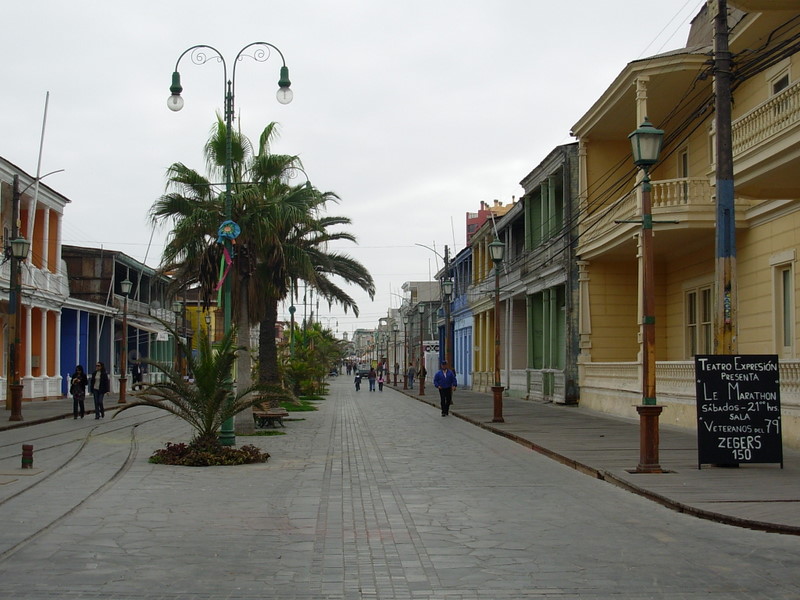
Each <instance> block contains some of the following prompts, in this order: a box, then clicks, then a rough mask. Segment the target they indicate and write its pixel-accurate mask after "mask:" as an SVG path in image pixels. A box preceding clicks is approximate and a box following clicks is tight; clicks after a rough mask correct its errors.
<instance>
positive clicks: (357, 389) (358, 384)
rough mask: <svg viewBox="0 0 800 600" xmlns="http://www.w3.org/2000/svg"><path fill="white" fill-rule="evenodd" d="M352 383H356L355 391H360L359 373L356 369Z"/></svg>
mask: <svg viewBox="0 0 800 600" xmlns="http://www.w3.org/2000/svg"><path fill="white" fill-rule="evenodd" d="M353 383H355V384H356V391H357V392H360V391H361V374H360V373H359V372H358V371H356V378H355V379H354V380H353Z"/></svg>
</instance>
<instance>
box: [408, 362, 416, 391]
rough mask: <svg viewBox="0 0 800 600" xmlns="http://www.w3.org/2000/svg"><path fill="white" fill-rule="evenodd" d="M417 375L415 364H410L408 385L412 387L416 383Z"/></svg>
mask: <svg viewBox="0 0 800 600" xmlns="http://www.w3.org/2000/svg"><path fill="white" fill-rule="evenodd" d="M416 375H417V370H416V369H415V368H414V365H409V366H408V371H407V372H406V377H408V387H412V386H413V385H414V377H416Z"/></svg>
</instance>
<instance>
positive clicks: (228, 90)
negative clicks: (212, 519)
mask: <svg viewBox="0 0 800 600" xmlns="http://www.w3.org/2000/svg"><path fill="white" fill-rule="evenodd" d="M251 48H252V49H253V50H252V54H247V52H248V51H249V50H250V49H251ZM273 50H274V51H275V52H277V53H278V55H279V56H280V59H281V62H282V66H281V70H280V78H279V80H278V93H277V98H278V102H280V103H281V104H289V103H290V102H291V101H292V97H293V94H292V90H291V88H290V86H291V85H292V82H291V81H289V69H288V67H287V66H286V61H285V59H284V57H283V53H282V52H281V51H280V50H279V49H278V47H277V46H273V45H272V44H270V43H268V42H253V43H251V44H248V45H247V46H245V47H244V48H242V49H241V50H239V52H238V54H237V55H236V58H235V59H234V61H233V71H232V74H231V77H230V79H228V66H227V64H226V63H225V58H224V57H223V56H222V54H221V53H220V52H219V50H217V49H216V48H213V47H212V46H208V45H206V44H199V45H196V46H192V47H191V48H187V49H186V50H184V51H183V53H182V54H181V55H180V56H179V57H178V60H177V61H176V63H175V70H174V71H173V73H172V85H171V86H170V88H169V91H170V92H171V94H172V95H171V96H170V97H169V99H168V100H167V106H168V107H169V109H170V110H172V111H175V112H177V111H179V110H181V109H182V108H183V98H182V97H181V92H182V91H183V87H182V86H181V76H180V73H179V72H178V66H179V65H180V62H181V59H182V58H183V57H184V56H186V54H190V59H191V61H192V62H193V63H194V64H197V65H204V64H205V63H207V62H208V61H210V60H217V61H218V62H220V63H222V71H223V81H224V84H225V86H224V90H225V222H224V223H222V224H220V234H222V233H223V232H224V228H225V227H228V229H229V230H231V229H235V228H232V227H231V226H230V225H229V224H230V223H231V222H230V219H231V216H232V214H231V213H232V210H233V200H232V185H233V182H232V180H233V143H232V136H233V115H234V102H233V99H234V92H235V89H236V65H237V64H238V63H239V61H240V60H242V59H244V58H245V57H249V58H252V59H253V60H255V61H258V62H264V61H266V60H267V59H268V58H269V57H270V55H271V54H272V51H273ZM221 237H223V241H224V244H225V251H226V252H227V254H228V256H230V255H231V254H232V239H233V236H229V235H224V236H222V235H221ZM222 292H223V293H222V297H223V305H222V308H223V322H224V331H225V332H226V333H227V332H228V331H230V329H231V322H232V319H231V280H230V277H226V278H225V281H224V282H223V288H222ZM232 381H233V374H232V373H231V374H230V377H229V386H230V387H231V388H232V387H233V383H232ZM220 442H221V443H222V444H223V445H225V446H233V445H234V444H235V443H236V433H235V431H234V424H233V418H230V419H227V420H226V421H225V422H224V423H223V424H222V431H221V433H220Z"/></svg>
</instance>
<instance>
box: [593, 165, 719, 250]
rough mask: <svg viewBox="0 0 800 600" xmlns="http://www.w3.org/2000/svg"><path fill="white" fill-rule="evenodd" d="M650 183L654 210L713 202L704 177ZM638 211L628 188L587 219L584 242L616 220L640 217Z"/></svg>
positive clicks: (708, 184)
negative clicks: (621, 195)
mask: <svg viewBox="0 0 800 600" xmlns="http://www.w3.org/2000/svg"><path fill="white" fill-rule="evenodd" d="M651 183H652V186H653V191H652V194H651V204H652V210H653V213H655V214H665V213H670V212H673V211H675V210H683V209H685V208H688V207H691V206H702V207H706V208H708V207H710V206H711V205H712V203H713V196H712V193H711V191H712V190H711V184H710V182H709V180H708V178H707V177H696V178H695V177H685V178H680V179H662V180H659V181H653V182H651ZM639 212H640V211H639V202H638V199H637V196H636V194H634V193H633V192H629V193H628V194H626V195H625V196H623V197H622V198H619V199H618V200H617V201H616V202H614V203H613V204H611V205H609V206H608V207H604V208H602V209H600V210H598V211H596V212H595V214H594V215H592V216H590V217H588V218H587V219H586V225H585V226H584V231H585V233H584V234H583V241H584V243H585V242H586V241H589V240H593V239H596V238H599V237H602V236H604V235H606V234H607V233H609V231H611V230H613V229H616V228H617V227H619V224H618V223H616V221H628V220H633V219H635V218H636V217H639V216H640V214H639Z"/></svg>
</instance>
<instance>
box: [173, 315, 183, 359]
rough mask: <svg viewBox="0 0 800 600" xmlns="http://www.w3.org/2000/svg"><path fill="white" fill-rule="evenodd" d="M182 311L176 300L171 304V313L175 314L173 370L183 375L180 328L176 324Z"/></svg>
mask: <svg viewBox="0 0 800 600" xmlns="http://www.w3.org/2000/svg"><path fill="white" fill-rule="evenodd" d="M182 309H183V305H182V304H181V303H180V302H178V301H177V300H175V301H174V302H173V303H172V312H174V313H175V370H176V371H178V372H179V373H181V374H183V365H182V361H181V343H180V335H181V327H180V325H179V324H178V321H179V319H180V318H181V310H182Z"/></svg>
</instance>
